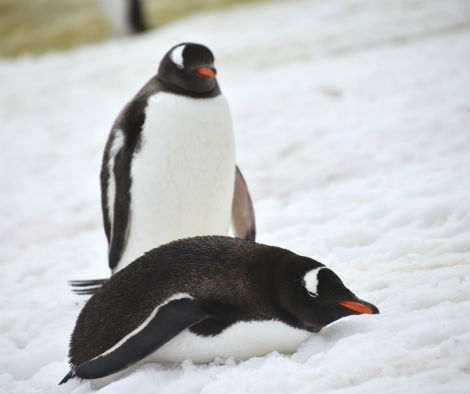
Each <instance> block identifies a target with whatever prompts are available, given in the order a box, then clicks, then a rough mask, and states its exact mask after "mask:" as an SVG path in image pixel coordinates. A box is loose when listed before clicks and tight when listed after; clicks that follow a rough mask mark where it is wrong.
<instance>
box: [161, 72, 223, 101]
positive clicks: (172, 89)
mask: <svg viewBox="0 0 470 394" xmlns="http://www.w3.org/2000/svg"><path fill="white" fill-rule="evenodd" d="M156 80H157V83H158V86H159V90H160V91H162V92H167V93H173V94H177V95H179V96H186V97H193V98H212V97H217V96H219V95H220V94H221V91H220V87H219V84H218V83H217V81H216V84H215V86H214V88H213V89H211V90H209V91H208V92H192V91H190V90H185V89H183V88H181V87H179V86H177V85H175V84H172V83H170V82H167V81H164V80H162V79H161V78H159V76H158V75H157V77H156Z"/></svg>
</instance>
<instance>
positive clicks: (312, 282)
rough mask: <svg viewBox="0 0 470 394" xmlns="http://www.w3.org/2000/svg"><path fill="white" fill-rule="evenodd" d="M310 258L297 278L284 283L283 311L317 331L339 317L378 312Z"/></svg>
mask: <svg viewBox="0 0 470 394" xmlns="http://www.w3.org/2000/svg"><path fill="white" fill-rule="evenodd" d="M311 261H312V260H310V259H309V263H310V264H308V268H307V269H305V268H304V269H302V270H300V271H297V273H296V280H293V281H288V282H285V283H286V284H287V286H285V287H284V289H283V290H282V292H283V293H284V294H282V295H281V296H282V298H283V299H284V300H286V301H285V305H284V308H285V309H286V311H287V312H288V313H290V314H291V315H293V316H294V318H296V319H297V320H298V321H300V322H301V323H302V325H303V326H304V328H306V329H308V330H310V331H313V332H318V331H320V330H321V329H322V328H323V327H325V326H326V325H328V324H330V323H332V322H334V321H336V320H338V319H341V318H342V317H346V316H349V315H359V314H378V313H379V310H378V308H377V307H376V306H375V305H372V304H370V303H369V302H366V301H364V300H361V299H360V298H358V297H356V295H355V294H354V293H353V292H352V291H351V290H349V289H348V288H347V287H346V286H345V285H344V284H343V282H342V281H341V279H340V278H339V277H338V276H337V275H336V274H335V273H334V272H333V271H332V270H331V269H329V268H327V267H325V266H324V265H322V264H320V263H317V262H315V263H314V264H313V263H311Z"/></svg>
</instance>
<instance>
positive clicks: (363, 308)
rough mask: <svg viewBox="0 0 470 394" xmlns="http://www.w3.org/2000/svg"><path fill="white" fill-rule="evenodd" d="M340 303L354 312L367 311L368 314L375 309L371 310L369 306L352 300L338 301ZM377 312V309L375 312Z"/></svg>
mask: <svg viewBox="0 0 470 394" xmlns="http://www.w3.org/2000/svg"><path fill="white" fill-rule="evenodd" d="M339 304H340V305H342V306H344V307H345V308H348V309H351V310H353V311H354V312H358V313H368V314H373V313H374V312H375V311H373V310H372V308H371V307H369V306H367V305H364V304H361V303H360V302H354V301H342V302H339ZM375 313H378V310H377V312H375Z"/></svg>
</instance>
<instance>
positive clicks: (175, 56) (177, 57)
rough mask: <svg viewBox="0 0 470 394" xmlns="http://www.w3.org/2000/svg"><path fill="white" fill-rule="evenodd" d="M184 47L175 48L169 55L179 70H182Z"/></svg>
mask: <svg viewBox="0 0 470 394" xmlns="http://www.w3.org/2000/svg"><path fill="white" fill-rule="evenodd" d="M185 47H186V45H180V46H177V47H176V48H175V49H173V50H172V51H171V53H170V59H171V61H172V62H173V63H175V64H176V65H177V66H178V67H179V68H184V64H183V51H184V48H185Z"/></svg>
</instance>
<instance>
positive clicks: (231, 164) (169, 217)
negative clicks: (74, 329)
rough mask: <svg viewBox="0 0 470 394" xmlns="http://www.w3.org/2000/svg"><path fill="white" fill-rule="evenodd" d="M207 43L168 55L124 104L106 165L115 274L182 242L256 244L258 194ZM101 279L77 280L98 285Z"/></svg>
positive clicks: (106, 210) (106, 213) (105, 203)
mask: <svg viewBox="0 0 470 394" xmlns="http://www.w3.org/2000/svg"><path fill="white" fill-rule="evenodd" d="M215 74H216V70H215V68H214V57H213V55H212V52H211V51H210V50H209V49H208V48H207V47H205V46H203V45H199V44H193V43H182V44H179V45H176V46H175V47H173V48H171V49H170V50H169V51H168V52H167V54H166V55H165V56H164V57H163V59H162V61H161V63H160V66H159V70H158V73H157V75H155V76H154V77H153V78H151V79H150V80H149V81H148V82H147V83H146V84H145V86H144V87H143V88H142V89H141V90H140V91H139V92H138V93H137V95H136V96H135V97H134V98H133V99H132V100H131V101H130V102H129V103H128V104H127V105H126V106H125V107H124V109H123V110H122V112H121V113H120V114H119V116H118V118H117V119H116V121H115V123H114V125H113V127H112V130H111V133H110V136H109V138H108V141H107V144H106V147H105V151H104V156H103V163H102V169H101V200H102V211H103V222H104V229H105V233H106V237H107V239H108V244H109V250H108V261H109V267H110V268H111V270H112V273H115V272H117V271H119V270H120V269H122V268H124V267H125V266H126V265H127V264H129V263H130V262H131V261H133V260H134V259H136V258H137V257H139V256H140V255H142V254H143V253H144V252H146V251H148V250H150V249H152V248H154V247H156V246H158V245H162V244H165V243H168V242H170V241H172V240H175V239H180V238H185V237H191V236H197V235H228V232H229V228H230V224H232V229H233V234H234V235H235V236H236V237H240V238H244V239H249V240H254V239H255V232H256V231H255V217H254V210H253V205H252V202H251V198H250V195H249V192H248V188H247V186H246V183H245V181H244V179H243V176H242V174H241V172H240V170H239V168H238V167H237V166H236V164H235V144H234V133H233V125H232V119H231V115H230V110H229V107H228V104H227V102H226V100H225V98H224V96H223V95H222V93H221V91H220V88H219V85H218V83H217V79H216V77H215ZM102 282H103V280H101V281H100V280H98V281H95V282H93V281H83V282H81V281H77V282H73V284H75V285H77V286H79V287H80V285H90V286H91V290H90V291H89V289H88V290H87V289H85V290H84V291H83V292H84V293H87V292H90V293H92V292H93V291H94V290H95V286H96V285H98V286H99V285H100V283H102Z"/></svg>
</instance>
